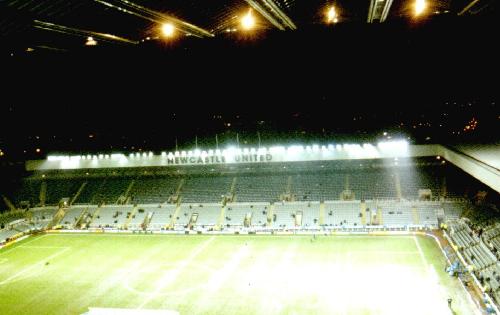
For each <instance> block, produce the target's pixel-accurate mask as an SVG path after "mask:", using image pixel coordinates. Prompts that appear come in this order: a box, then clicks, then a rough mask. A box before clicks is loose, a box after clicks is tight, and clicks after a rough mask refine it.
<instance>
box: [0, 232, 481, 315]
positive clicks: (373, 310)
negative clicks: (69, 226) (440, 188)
mask: <svg viewBox="0 0 500 315" xmlns="http://www.w3.org/2000/svg"><path fill="white" fill-rule="evenodd" d="M417 244H418V245H417ZM419 246H420V248H421V251H420V250H419ZM422 254H423V255H422ZM46 262H49V264H48V265H46ZM444 266H445V259H444V257H443V256H442V254H441V252H440V250H439V248H438V247H437V245H436V244H435V242H434V240H432V239H430V238H425V237H413V236H328V237H327V236H321V237H318V239H317V240H316V241H314V242H311V237H309V236H201V235H200V236H194V235H189V236H164V235H112V234H105V235H100V234H93V235H65V234H49V235H43V236H39V237H36V238H30V239H28V240H25V241H23V242H20V243H18V244H16V245H13V246H11V247H7V248H5V249H2V250H0V314H4V315H7V314H16V315H18V314H82V313H84V312H85V311H87V310H88V307H114V308H142V309H169V310H175V311H178V312H180V314H182V315H188V314H189V315H191V314H266V315H272V314H433V315H434V314H451V312H450V310H449V309H448V307H447V301H446V300H447V298H448V297H452V298H453V301H454V302H453V310H454V312H455V314H474V310H473V305H471V304H470V302H469V299H468V298H467V296H466V293H465V291H464V290H463V288H462V287H461V286H460V284H459V282H458V280H457V279H455V278H451V277H449V276H448V275H447V274H445V273H444V271H443V269H444Z"/></svg>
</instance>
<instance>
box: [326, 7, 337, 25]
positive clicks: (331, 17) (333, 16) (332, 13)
mask: <svg viewBox="0 0 500 315" xmlns="http://www.w3.org/2000/svg"><path fill="white" fill-rule="evenodd" d="M338 21H339V16H338V14H337V10H336V9H335V7H334V6H331V7H329V8H328V10H327V11H326V23H328V24H332V23H337V22H338Z"/></svg>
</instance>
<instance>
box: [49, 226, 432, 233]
mask: <svg viewBox="0 0 500 315" xmlns="http://www.w3.org/2000/svg"><path fill="white" fill-rule="evenodd" d="M435 229H437V226H428V225H408V226H398V227H394V226H392V227H386V226H364V227H359V226H358V227H355V226H352V227H347V226H346V227H325V228H314V229H311V228H308V229H304V228H295V229H283V228H281V229H272V228H262V229H255V228H247V229H224V230H221V231H213V230H204V229H196V230H187V229H182V230H123V229H112V228H100V229H96V228H93V229H87V230H71V229H52V230H48V231H47V232H49V233H113V234H182V235H199V234H206V235H228V234H234V235H239V234H242V235H248V234H266V235H311V234H323V235H343V234H371V235H402V234H408V233H414V232H427V231H432V230H435Z"/></svg>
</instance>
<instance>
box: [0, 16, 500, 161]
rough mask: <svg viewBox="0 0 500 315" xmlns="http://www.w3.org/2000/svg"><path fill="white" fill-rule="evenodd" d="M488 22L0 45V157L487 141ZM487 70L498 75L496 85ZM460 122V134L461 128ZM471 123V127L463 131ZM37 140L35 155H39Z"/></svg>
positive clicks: (492, 127)
mask: <svg viewBox="0 0 500 315" xmlns="http://www.w3.org/2000/svg"><path fill="white" fill-rule="evenodd" d="M493 23H494V22H493V19H492V18H490V19H488V18H484V17H483V18H482V19H480V20H477V19H476V20H474V19H471V18H464V19H462V20H460V21H456V20H454V19H440V20H433V21H428V22H426V23H422V24H421V25H413V24H412V25H410V24H408V23H404V22H401V21H396V22H394V23H387V24H386V25H385V24H384V25H361V24H352V25H350V24H347V25H339V27H338V28H337V29H335V30H334V31H333V30H331V29H325V28H323V27H319V26H315V27H310V28H306V29H302V30H298V31H295V32H278V31H274V32H273V31H268V32H264V33H262V34H260V35H259V36H258V37H255V38H241V37H231V36H229V37H226V38H224V37H223V38H216V39H209V40H208V39H207V40H190V39H186V40H179V41H176V42H173V43H169V44H166V43H165V42H162V41H150V42H147V43H143V44H141V45H139V47H134V48H126V47H92V48H89V47H81V48H78V49H74V50H72V51H69V52H64V53H62V52H52V51H51V52H46V51H43V52H39V51H35V52H22V51H21V52H20V51H15V53H13V55H12V56H11V52H9V51H4V50H2V55H1V56H2V57H0V65H1V66H2V77H3V80H2V83H1V87H2V98H1V105H0V116H1V117H2V119H1V123H0V149H1V150H3V152H4V156H3V157H2V159H3V160H4V161H5V160H24V159H27V158H36V157H44V156H45V155H46V154H48V153H51V152H58V153H64V152H68V153H76V154H79V153H94V152H125V153H126V152H135V151H138V150H144V151H149V150H154V151H159V150H170V149H173V148H175V142H176V139H177V143H178V145H179V147H192V146H194V138H195V137H198V140H199V144H200V145H201V146H206V147H214V146H215V134H217V135H218V138H219V141H220V143H221V144H229V143H234V142H235V141H236V134H238V136H239V139H240V140H241V141H240V143H241V144H247V145H255V144H257V141H258V140H257V139H258V137H257V133H259V135H260V136H261V140H262V142H263V143H264V144H266V143H267V144H274V143H297V142H305V143H312V142H318V143H328V142H331V141H354V142H361V141H374V140H376V139H378V138H380V137H381V135H382V133H383V132H384V131H388V132H389V133H390V134H391V135H393V136H394V137H405V138H406V137H410V140H411V141H412V142H415V143H434V142H440V143H455V142H464V141H474V142H493V141H498V140H499V139H498V138H499V135H500V128H499V123H500V110H499V107H498V103H497V101H498V88H497V82H498V80H497V79H498V61H497V58H496V57H497V56H498V55H499V54H498V48H496V46H497V45H496V44H497V42H498V38H499V37H498V36H496V35H498V34H497V33H498V32H497V31H496V30H494V29H493V25H494V24H493ZM495 78H496V79H495ZM468 125H469V129H465V128H466V126H468ZM472 125H474V128H471V127H472ZM37 148H39V149H40V152H36V149H37Z"/></svg>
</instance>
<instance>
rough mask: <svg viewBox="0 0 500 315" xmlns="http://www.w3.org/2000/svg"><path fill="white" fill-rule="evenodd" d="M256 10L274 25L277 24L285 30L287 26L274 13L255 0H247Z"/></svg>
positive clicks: (280, 28)
mask: <svg viewBox="0 0 500 315" xmlns="http://www.w3.org/2000/svg"><path fill="white" fill-rule="evenodd" d="M245 1H246V2H247V3H248V4H249V5H250V6H251V7H252V8H253V9H254V10H255V11H257V12H259V13H260V14H261V15H262V16H263V17H264V18H265V19H266V20H268V21H269V22H270V23H271V24H272V25H274V26H276V27H277V28H278V29H279V30H281V31H284V30H285V27H284V26H283V25H281V23H280V22H278V21H277V20H276V19H275V18H274V17H273V16H272V14H270V13H269V12H267V11H266V10H265V9H264V8H263V7H262V6H261V5H260V3H258V2H257V1H255V0H245Z"/></svg>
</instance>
